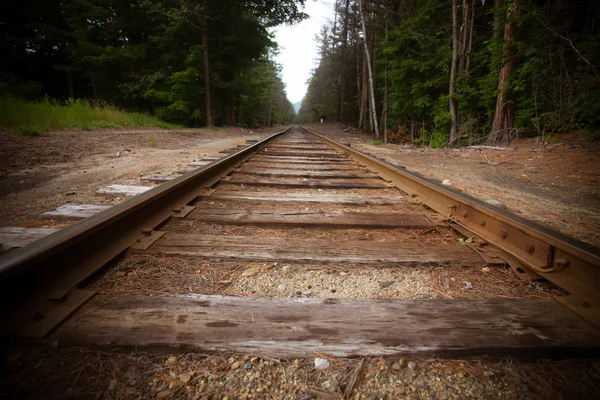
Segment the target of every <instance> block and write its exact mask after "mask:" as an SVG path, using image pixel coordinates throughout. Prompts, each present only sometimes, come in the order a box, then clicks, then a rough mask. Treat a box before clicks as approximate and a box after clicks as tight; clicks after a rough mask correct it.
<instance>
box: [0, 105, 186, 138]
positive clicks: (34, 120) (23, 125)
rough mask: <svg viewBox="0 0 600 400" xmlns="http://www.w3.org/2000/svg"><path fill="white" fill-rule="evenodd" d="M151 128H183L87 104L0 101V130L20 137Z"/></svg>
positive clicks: (147, 117) (103, 106)
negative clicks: (78, 131) (62, 132)
mask: <svg viewBox="0 0 600 400" xmlns="http://www.w3.org/2000/svg"><path fill="white" fill-rule="evenodd" d="M149 126H153V127H159V128H166V129H175V128H180V126H177V125H173V124H169V123H167V122H164V121H161V120H159V119H158V118H156V117H153V116H151V115H148V114H142V113H131V112H125V111H121V110H119V109H117V108H115V107H113V106H110V105H106V104H92V103H90V102H89V101H87V100H69V101H67V102H66V103H64V104H63V103H59V102H56V101H52V100H50V99H45V100H41V101H35V102H33V101H26V100H22V99H17V98H12V97H0V128H8V129H10V130H11V131H12V132H14V133H17V134H25V135H39V134H42V133H44V132H50V131H55V130H60V129H85V130H92V129H99V128H121V127H149Z"/></svg>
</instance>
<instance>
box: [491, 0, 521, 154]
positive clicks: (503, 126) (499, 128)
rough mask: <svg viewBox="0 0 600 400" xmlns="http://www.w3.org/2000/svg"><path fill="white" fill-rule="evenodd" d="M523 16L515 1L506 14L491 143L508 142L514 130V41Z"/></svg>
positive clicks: (515, 60) (515, 61)
mask: <svg viewBox="0 0 600 400" xmlns="http://www.w3.org/2000/svg"><path fill="white" fill-rule="evenodd" d="M520 15H521V7H520V6H519V5H518V3H517V2H516V1H513V2H512V3H511V4H510V5H509V6H508V10H507V12H506V24H505V26H504V56H503V60H502V69H501V70H500V79H499V80H498V98H497V99H496V114H495V116H494V122H493V123H492V131H491V132H490V135H489V137H488V141H489V142H508V141H510V139H511V131H512V129H513V128H514V122H515V111H516V104H515V98H514V95H513V94H512V87H511V86H512V82H511V80H512V73H513V71H514V69H515V67H516V66H517V56H516V54H515V48H514V41H515V36H516V29H517V19H518V18H519V16H520Z"/></svg>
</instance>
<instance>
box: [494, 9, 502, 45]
mask: <svg viewBox="0 0 600 400" xmlns="http://www.w3.org/2000/svg"><path fill="white" fill-rule="evenodd" d="M501 6H502V0H496V2H495V3H494V28H493V38H494V39H500V36H501V35H502V24H500V13H499V12H498V10H499V8H500V7H501Z"/></svg>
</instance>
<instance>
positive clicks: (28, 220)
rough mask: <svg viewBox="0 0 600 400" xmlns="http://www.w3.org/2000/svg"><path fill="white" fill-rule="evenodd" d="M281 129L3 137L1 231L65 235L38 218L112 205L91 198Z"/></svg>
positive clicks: (113, 201) (0, 145) (2, 134)
mask: <svg viewBox="0 0 600 400" xmlns="http://www.w3.org/2000/svg"><path fill="white" fill-rule="evenodd" d="M278 130H280V129H278V127H274V128H269V129H262V130H249V129H242V128H227V129H220V130H218V131H213V130H210V129H186V130H181V131H173V130H164V129H143V130H141V129H125V130H101V131H68V132H56V133H50V134H46V135H43V136H39V137H31V136H17V135H11V134H9V133H6V132H0V226H40V225H49V226H53V227H54V226H56V225H58V226H56V227H62V226H64V225H65V223H64V221H48V220H45V221H39V220H38V219H37V217H38V216H39V214H40V213H42V212H44V211H48V210H51V209H53V208H56V207H58V206H60V205H62V204H65V203H79V204H107V205H111V204H116V203H118V202H120V201H122V200H123V199H121V198H115V199H105V198H102V197H98V196H96V195H95V192H96V190H97V189H98V188H100V187H101V186H106V185H111V184H123V185H142V186H148V185H149V184H148V183H141V181H140V177H142V176H144V175H149V174H162V175H171V174H174V173H176V172H177V170H179V169H180V168H182V167H185V166H186V165H187V163H188V162H191V161H195V160H198V159H199V158H201V157H202V156H204V155H217V156H219V157H222V156H224V154H219V151H221V150H225V149H230V148H235V147H236V146H237V145H239V144H243V143H244V142H245V141H246V140H247V139H257V138H260V137H264V136H267V135H268V134H269V133H274V132H277V131H278Z"/></svg>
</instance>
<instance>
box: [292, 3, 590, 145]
mask: <svg viewBox="0 0 600 400" xmlns="http://www.w3.org/2000/svg"><path fill="white" fill-rule="evenodd" d="M335 8H336V13H335V18H334V19H333V21H331V23H330V24H329V25H327V26H324V27H323V29H322V31H321V33H320V35H318V37H317V41H318V43H319V45H320V63H319V65H318V67H317V68H316V69H315V71H314V73H313V76H312V78H311V79H310V81H309V89H308V93H307V94H306V96H305V98H304V100H303V102H302V107H301V109H300V112H299V119H300V121H316V120H318V119H321V118H322V119H324V120H325V121H339V122H343V123H345V124H348V125H351V126H355V127H358V128H360V129H362V130H364V131H368V132H374V134H375V135H376V137H377V138H379V137H380V136H381V139H383V140H387V139H391V140H396V141H402V140H405V141H413V142H416V143H423V144H428V145H432V146H445V145H450V146H456V145H460V144H467V143H470V144H472V143H477V142H484V141H489V142H500V141H509V140H512V139H514V138H516V137H519V136H521V137H522V136H530V135H540V136H542V137H545V136H546V135H550V134H553V133H556V132H568V131H574V130H583V131H587V132H589V133H590V134H591V135H592V137H598V136H599V132H600V102H599V101H598V99H599V98H600V34H599V32H600V1H598V0H550V1H541V0H518V1H517V0H495V1H494V0H335Z"/></svg>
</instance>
